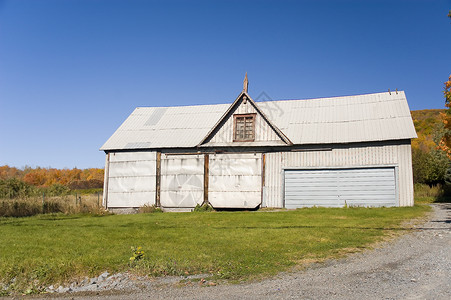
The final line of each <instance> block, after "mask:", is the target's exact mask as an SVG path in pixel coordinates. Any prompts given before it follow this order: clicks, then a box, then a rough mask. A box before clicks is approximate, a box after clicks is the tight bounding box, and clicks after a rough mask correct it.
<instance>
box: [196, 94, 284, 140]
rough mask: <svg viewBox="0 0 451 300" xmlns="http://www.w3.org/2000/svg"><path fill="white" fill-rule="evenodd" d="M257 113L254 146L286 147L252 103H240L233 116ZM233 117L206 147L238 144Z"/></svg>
mask: <svg viewBox="0 0 451 300" xmlns="http://www.w3.org/2000/svg"><path fill="white" fill-rule="evenodd" d="M253 113H256V114H257V115H256V117H255V141H254V142H252V143H247V144H252V145H256V144H258V145H259V146H261V145H285V142H284V141H282V140H281V138H280V137H279V136H278V135H277V133H276V132H275V131H274V130H273V129H272V128H271V126H269V124H268V122H266V121H265V119H264V118H263V117H262V116H261V115H260V114H258V112H257V110H256V109H255V108H254V106H252V104H251V102H250V101H247V102H246V104H244V103H240V104H239V106H238V107H237V109H236V110H235V112H234V113H233V114H253ZM233 122H234V118H233V115H232V116H231V117H230V118H228V119H227V121H226V122H224V124H223V125H222V127H221V129H219V130H218V131H217V132H216V134H215V135H214V136H213V137H212V138H211V139H210V141H209V142H208V143H205V144H204V145H205V146H231V145H232V144H235V145H236V144H237V143H236V142H235V143H234V142H233V138H234V137H233V127H234V124H233Z"/></svg>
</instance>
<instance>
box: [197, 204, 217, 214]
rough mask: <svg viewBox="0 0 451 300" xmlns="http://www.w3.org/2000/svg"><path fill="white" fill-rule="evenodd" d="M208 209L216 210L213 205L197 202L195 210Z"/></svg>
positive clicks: (206, 210)
mask: <svg viewBox="0 0 451 300" xmlns="http://www.w3.org/2000/svg"><path fill="white" fill-rule="evenodd" d="M208 211H214V209H213V207H211V205H209V204H207V203H205V204H202V205H199V204H197V205H196V207H194V209H193V212H208Z"/></svg>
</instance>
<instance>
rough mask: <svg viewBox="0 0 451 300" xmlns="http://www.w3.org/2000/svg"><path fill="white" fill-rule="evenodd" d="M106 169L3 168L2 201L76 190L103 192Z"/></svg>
mask: <svg viewBox="0 0 451 300" xmlns="http://www.w3.org/2000/svg"><path fill="white" fill-rule="evenodd" d="M103 176H104V170H103V169H97V168H89V169H78V168H73V169H56V168H41V167H37V168H31V167H24V168H23V169H18V168H16V167H10V166H8V165H4V166H0V198H19V197H20V198H24V197H31V196H37V195H40V194H42V193H45V194H46V195H48V196H61V195H66V194H69V193H70V192H71V191H72V190H81V189H83V190H87V189H101V188H102V187H103Z"/></svg>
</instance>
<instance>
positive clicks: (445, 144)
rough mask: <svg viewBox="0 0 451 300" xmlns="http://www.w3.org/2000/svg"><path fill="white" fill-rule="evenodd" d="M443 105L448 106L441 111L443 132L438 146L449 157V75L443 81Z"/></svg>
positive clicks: (450, 149)
mask: <svg viewBox="0 0 451 300" xmlns="http://www.w3.org/2000/svg"><path fill="white" fill-rule="evenodd" d="M443 93H444V95H445V106H446V107H447V108H448V110H447V111H446V113H441V116H442V120H443V124H445V134H444V135H443V137H442V139H441V140H440V143H439V145H438V148H439V149H441V150H443V151H445V152H446V155H447V156H448V157H449V158H450V159H451V75H450V76H449V78H448V81H446V82H445V90H444V91H443Z"/></svg>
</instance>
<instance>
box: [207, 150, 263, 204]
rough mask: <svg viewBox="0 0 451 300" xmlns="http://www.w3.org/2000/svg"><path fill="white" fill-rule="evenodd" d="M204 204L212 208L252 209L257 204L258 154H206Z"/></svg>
mask: <svg viewBox="0 0 451 300" xmlns="http://www.w3.org/2000/svg"><path fill="white" fill-rule="evenodd" d="M209 167H210V168H209V180H208V181H209V186H208V201H209V202H210V203H211V205H212V206H213V207H215V208H228V207H230V208H255V207H257V206H258V205H260V203H261V181H262V179H261V170H262V168H261V167H262V163H261V154H255V155H254V154H239V153H237V154H216V155H210V162H209Z"/></svg>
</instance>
